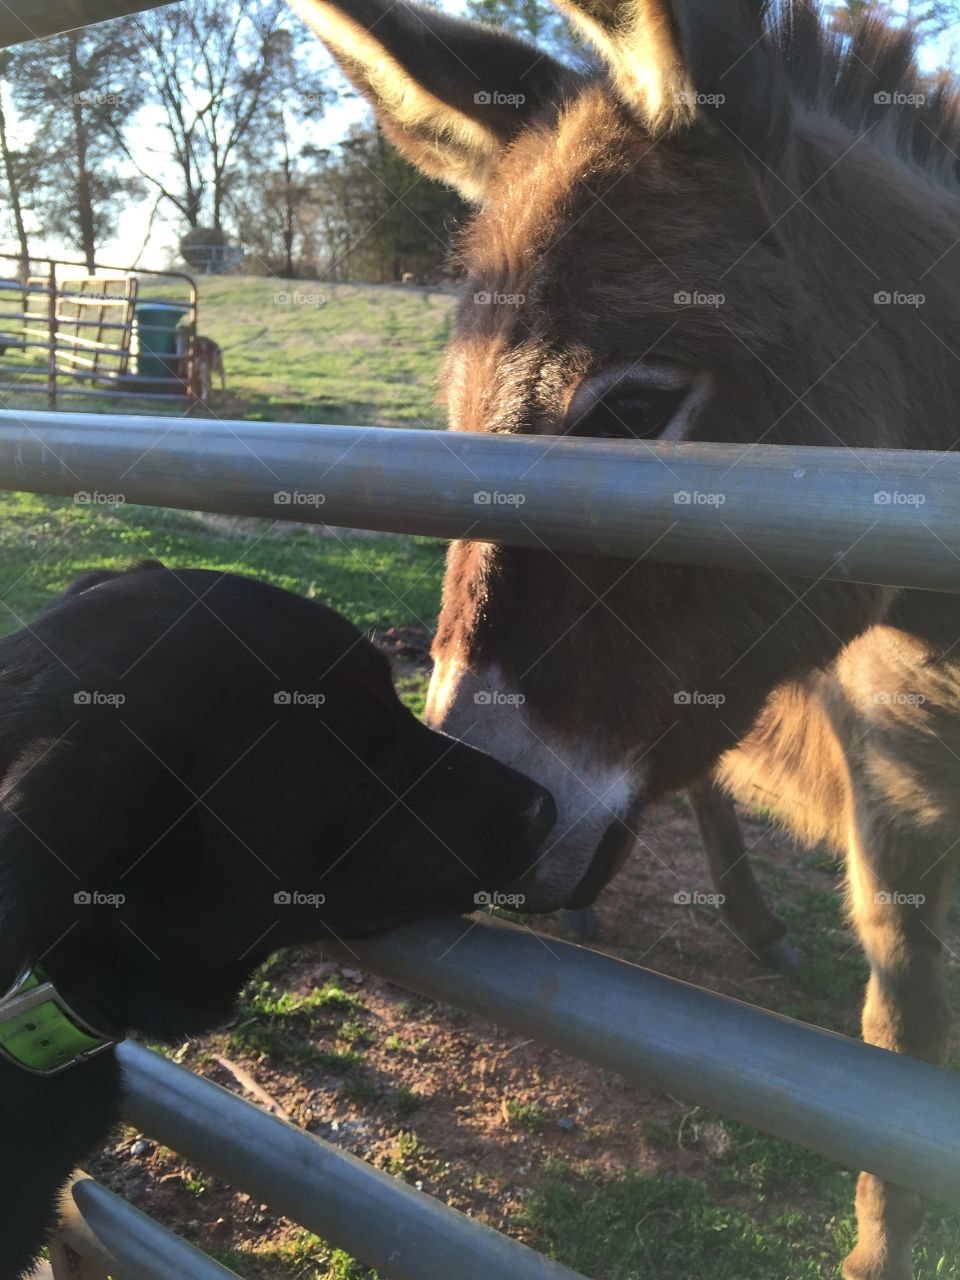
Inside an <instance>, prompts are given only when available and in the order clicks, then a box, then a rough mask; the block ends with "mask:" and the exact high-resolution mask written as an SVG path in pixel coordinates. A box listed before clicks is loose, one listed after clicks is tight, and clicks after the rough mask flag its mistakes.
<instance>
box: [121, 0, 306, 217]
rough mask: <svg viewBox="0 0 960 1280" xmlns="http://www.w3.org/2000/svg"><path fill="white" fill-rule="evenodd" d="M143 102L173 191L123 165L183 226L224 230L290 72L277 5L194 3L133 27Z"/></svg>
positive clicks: (277, 0)
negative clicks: (156, 119) (155, 126)
mask: <svg viewBox="0 0 960 1280" xmlns="http://www.w3.org/2000/svg"><path fill="white" fill-rule="evenodd" d="M136 26H137V28H138V30H139V32H140V37H141V40H142V43H143V50H144V56H143V61H142V75H143V77H144V81H145V87H146V92H147V95H148V98H149V99H150V100H151V101H153V102H155V103H156V104H158V105H159V107H160V108H161V111H162V120H163V130H164V132H165V134H166V136H167V141H168V151H167V152H166V153H165V155H164V156H163V157H162V158H160V157H158V159H167V160H169V161H172V165H173V168H174V170H175V172H176V182H173V181H171V180H170V179H169V178H167V177H166V176H165V175H164V174H163V168H164V166H163V164H162V162H161V163H158V164H152V165H151V164H148V163H147V161H146V160H145V158H144V153H143V151H142V150H138V151H137V152H136V153H134V151H133V149H132V148H129V147H128V151H127V154H128V158H129V159H130V161H131V162H132V163H133V164H134V165H136V167H137V168H138V170H139V172H140V173H141V175H142V176H143V178H144V179H145V180H146V181H147V182H149V183H150V184H151V185H152V186H153V187H154V189H155V190H156V192H157V193H158V195H160V197H161V198H162V199H163V200H165V201H168V202H169V203H170V204H172V205H173V206H174V207H175V208H176V209H177V210H178V211H179V213H180V215H181V216H182V218H183V219H184V221H185V222H186V223H187V225H188V226H189V227H197V226H200V225H209V226H211V227H213V228H215V229H216V230H218V231H219V230H223V227H224V221H225V218H226V214H227V209H228V203H229V199H230V195H231V189H232V187H233V186H234V184H235V182H236V180H237V177H238V175H239V174H240V173H241V172H242V171H243V169H244V165H243V160H244V156H245V155H249V154H250V152H251V151H252V150H254V149H257V147H259V146H260V144H261V143H262V142H264V141H265V140H266V138H267V137H268V136H270V137H275V135H276V130H275V128H274V124H273V117H274V116H275V115H276V111H277V107H276V104H277V102H278V100H280V99H282V98H283V96H284V94H285V93H287V92H288V90H289V86H290V82H291V78H292V77H293V76H294V69H295V68H296V67H297V64H298V51H299V41H298V39H297V38H296V36H295V34H294V33H295V32H297V31H298V29H299V23H298V22H296V21H295V20H293V19H292V18H291V15H290V12H289V9H288V7H287V5H286V4H285V3H284V0H250V2H249V3H240V2H239V0H227V2H226V3H225V2H224V0H193V3H192V4H185V5H175V6H173V7H171V8H166V9H160V10H156V11H154V12H151V13H147V14H144V15H142V16H141V17H139V18H138V19H136Z"/></svg>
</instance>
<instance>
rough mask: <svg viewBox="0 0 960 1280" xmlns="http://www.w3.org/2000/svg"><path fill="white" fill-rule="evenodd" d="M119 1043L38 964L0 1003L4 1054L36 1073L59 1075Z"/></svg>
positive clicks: (0, 1044) (0, 1042) (0, 1045)
mask: <svg viewBox="0 0 960 1280" xmlns="http://www.w3.org/2000/svg"><path fill="white" fill-rule="evenodd" d="M120 1039H122V1037H121V1036H118V1035H116V1034H114V1033H113V1032H112V1031H111V1032H106V1031H98V1030H97V1028H96V1027H95V1026H93V1024H92V1023H90V1022H88V1021H87V1019H86V1018H84V1017H82V1016H81V1015H80V1014H79V1013H77V1011H76V1010H75V1009H73V1008H71V1006H70V1005H69V1004H68V1003H67V1001H66V1000H65V999H64V998H63V996H62V995H61V994H60V992H59V991H58V990H57V988H56V987H55V986H54V984H53V982H52V981H51V980H50V978H49V977H48V976H47V974H46V973H44V971H43V970H42V969H41V968H40V966H39V965H34V966H33V967H32V968H29V969H24V971H23V973H21V974H20V976H19V978H17V980H16V982H15V983H14V984H13V986H12V987H11V988H10V990H9V991H8V992H7V994H6V995H5V996H4V997H3V999H2V1000H0V1055H2V1056H3V1057H7V1058H9V1059H10V1060H11V1061H12V1062H15V1063H16V1064H17V1066H18V1067H22V1068H23V1069H24V1071H30V1072H32V1073H33V1074H34V1075H40V1076H52V1075H55V1074H56V1073H57V1072H58V1071H63V1070H65V1069H66V1068H67V1067H72V1066H74V1065H75V1064H76V1063H78V1062H85V1061H86V1060H87V1059H88V1058H92V1057H93V1056H94V1055H95V1054H98V1053H101V1052H102V1051H103V1050H104V1049H109V1048H110V1046H111V1045H114V1044H116V1043H117V1042H118V1040H120Z"/></svg>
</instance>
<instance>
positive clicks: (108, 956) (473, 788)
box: [0, 565, 554, 1035]
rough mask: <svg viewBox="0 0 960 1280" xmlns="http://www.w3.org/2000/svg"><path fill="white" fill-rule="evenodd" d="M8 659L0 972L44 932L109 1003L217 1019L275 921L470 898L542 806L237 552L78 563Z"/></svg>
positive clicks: (495, 881) (538, 831) (353, 920)
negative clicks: (423, 715) (83, 570)
mask: <svg viewBox="0 0 960 1280" xmlns="http://www.w3.org/2000/svg"><path fill="white" fill-rule="evenodd" d="M0 665H2V678H0V699H2V721H0V771H2V776H3V792H2V799H3V804H4V807H3V808H2V809H0V833H2V841H0V876H2V881H0V886H2V887H0V892H2V903H0V909H2V912H3V930H2V935H3V942H2V944H0V946H2V951H0V959H2V967H3V968H4V969H5V972H3V973H2V974H0V977H2V978H3V979H6V980H12V977H13V976H14V974H13V973H12V972H11V968H13V969H16V968H19V967H20V966H21V965H23V964H24V963H26V962H31V961H33V960H36V959H37V958H39V957H40V956H41V955H42V956H44V957H45V959H44V965H45V967H46V969H47V970H48V972H50V973H51V974H52V975H53V977H54V978H60V975H61V974H62V980H63V981H64V982H65V983H67V984H68V985H69V986H70V987H71V988H72V989H74V990H77V991H78V992H79V994H80V995H82V996H85V997H87V998H89V999H90V1000H91V1001H92V1002H93V1003H94V1004H96V1006H97V1007H98V1008H100V1009H102V1010H103V1012H104V1013H105V1014H106V1015H107V1016H108V1017H109V1018H110V1019H111V1021H113V1022H114V1023H115V1024H116V1025H119V1026H121V1027H130V1026H137V1027H139V1028H140V1029H143V1030H147V1031H149V1032H151V1033H152V1034H155V1035H164V1034H180V1033H181V1032H187V1031H190V1030H192V1029H199V1028H200V1027H202V1026H208V1025H209V1024H210V1021H211V1019H212V1018H214V1017H215V1016H222V1014H221V1009H222V1010H223V1011H225V1008H226V1007H228V1006H229V1001H230V1000H231V999H232V997H233V995H234V994H235V991H236V988H237V985H238V983H239V981H241V980H242V978H243V976H244V975H245V973H246V972H248V971H249V970H250V969H251V968H252V967H253V966H254V965H255V964H256V963H257V962H258V961H260V960H261V959H263V958H264V956H265V955H266V954H268V953H269V952H270V951H272V950H275V949H276V948H277V947H281V946H286V945H290V944H292V943H296V942H302V941H306V940H310V939H319V938H323V937H324V936H338V937H350V936H355V935H358V934H362V933H365V932H369V931H371V930H375V929H381V928H384V927H385V926H388V925H391V924H396V923H400V922H403V921H411V920H415V919H419V918H427V917H432V916H442V915H451V914H457V913H459V912H462V911H466V910H470V909H472V908H473V906H474V902H475V898H476V895H477V894H480V893H482V892H484V891H489V890H490V889H496V888H502V887H504V885H505V877H506V875H507V868H509V867H510V866H511V865H512V866H517V865H528V863H529V862H530V860H531V856H533V855H535V853H536V849H537V847H538V845H539V844H540V842H541V841H542V840H543V838H544V837H545V835H546V834H547V832H548V831H549V829H550V827H551V825H552V823H553V820H554V810H553V803H552V800H551V798H550V796H549V795H548V793H546V792H545V791H543V790H542V789H541V788H540V787H538V786H537V785H536V784H534V783H533V782H531V781H529V780H528V779H526V778H525V777H523V776H521V775H520V774H518V773H515V772H514V771H512V770H511V769H509V768H507V767H505V766H504V765H501V764H499V763H497V762H496V761H494V760H493V759H491V758H490V757H488V756H485V755H483V754H481V753H480V752H478V751H475V750H473V749H472V748H470V747H467V746H465V745H463V744H461V743H458V742H456V741H454V740H453V739H450V738H447V737H444V736H442V735H440V734H438V733H435V732H433V731H431V730H429V729H427V728H426V727H425V726H424V725H422V724H421V723H420V722H419V721H418V720H417V719H416V718H415V717H414V716H413V715H412V714H411V713H410V712H409V711H407V710H406V709H405V708H404V707H403V706H402V704H401V703H400V701H399V700H398V698H397V695H396V693H395V691H394V688H393V684H392V681H391V678H390V671H389V667H388V663H387V661H386V659H385V658H384V657H383V656H382V655H381V654H380V653H379V652H378V651H377V650H376V649H375V648H374V647H373V645H372V644H370V643H369V642H368V641H367V640H366V639H365V638H364V637H363V636H362V635H361V633H360V632H359V631H357V629H356V628H355V627H354V626H352V625H351V624H350V623H349V622H347V621H346V620H345V619H344V618H342V617H341V616H339V615H338V614H336V613H334V612H333V611H332V610H330V609H327V608H325V607H324V606H323V605H320V604H318V603H316V602H314V601H310V600H306V599H304V598H302V597H300V596H296V595H292V594H291V593H289V592H285V591H281V590H279V589H277V588H275V587H272V586H268V585H266V584H264V583H261V582H257V581H253V580H251V579H248V578H242V577H237V576H234V575H231V574H221V573H215V572H210V571H203V570H182V571H168V570H165V569H163V568H162V567H161V566H159V565H147V566H142V567H140V568H138V569H136V570H132V571H130V572H128V573H123V574H117V575H110V574H96V575H88V576H87V577H86V578H84V579H81V580H79V581H78V582H77V583H75V584H74V586H73V587H72V588H71V589H70V590H69V591H68V592H67V594H66V595H64V596H63V597H61V598H60V599H59V600H58V601H57V602H56V603H55V604H54V605H52V606H51V607H50V608H48V609H47V611H46V612H45V613H44V614H43V615H42V616H41V617H40V618H39V619H38V620H37V621H36V622H35V623H33V624H32V625H31V626H30V627H28V628H25V629H24V630H22V631H19V632H17V633H15V634H14V635H11V636H8V637H6V638H5V639H4V640H2V641H0ZM145 990H149V991H150V993H151V995H150V1018H149V1021H150V1022H151V1023H152V1025H149V1026H143V1022H144V1016H145V1015H144V998H143V992H144V991H145ZM224 1002H226V1003H225V1004H224Z"/></svg>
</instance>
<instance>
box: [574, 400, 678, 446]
mask: <svg viewBox="0 0 960 1280" xmlns="http://www.w3.org/2000/svg"><path fill="white" fill-rule="evenodd" d="M686 394H687V393H686V392H685V391H648V390H644V389H639V388H638V389H636V390H631V389H630V388H623V389H622V390H616V391H611V392H608V393H607V395H605V396H602V397H601V398H600V399H599V400H597V401H596V402H595V403H594V404H593V405H591V406H590V407H589V408H588V409H586V410H585V411H584V412H583V413H581V414H580V415H579V416H577V417H568V431H569V433H570V434H571V435H577V436H598V437H601V438H604V437H606V438H610V439H621V438H626V439H634V440H655V439H657V438H658V437H659V436H661V435H662V434H663V433H664V431H665V430H666V429H667V427H668V426H669V425H670V422H671V421H672V419H673V417H674V416H675V414H676V412H677V410H678V409H679V408H680V406H681V405H682V403H683V401H684V399H685V397H686Z"/></svg>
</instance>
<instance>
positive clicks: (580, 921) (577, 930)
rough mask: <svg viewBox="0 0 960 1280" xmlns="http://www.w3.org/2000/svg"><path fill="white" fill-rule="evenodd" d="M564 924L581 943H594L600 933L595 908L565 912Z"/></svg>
mask: <svg viewBox="0 0 960 1280" xmlns="http://www.w3.org/2000/svg"><path fill="white" fill-rule="evenodd" d="M563 923H564V925H565V926H566V928H567V929H569V930H570V932H571V933H573V934H576V936H577V937H578V938H579V939H580V941H581V942H592V941H593V940H594V938H595V937H596V936H597V934H598V933H599V932H600V925H599V923H598V921H597V913H596V912H595V911H594V909H593V907H581V908H580V909H579V910H578V911H564V912H563Z"/></svg>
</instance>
